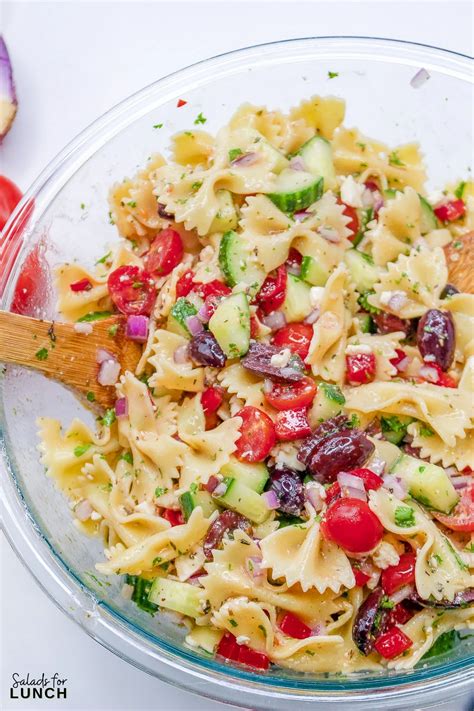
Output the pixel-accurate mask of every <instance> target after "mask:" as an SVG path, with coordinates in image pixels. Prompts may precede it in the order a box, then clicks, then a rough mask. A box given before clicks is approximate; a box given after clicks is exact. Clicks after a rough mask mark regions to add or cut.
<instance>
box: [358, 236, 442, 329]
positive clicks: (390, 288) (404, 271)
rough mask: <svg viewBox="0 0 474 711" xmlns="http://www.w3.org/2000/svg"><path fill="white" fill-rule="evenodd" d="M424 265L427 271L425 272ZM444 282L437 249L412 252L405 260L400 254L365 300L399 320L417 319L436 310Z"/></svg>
mask: <svg viewBox="0 0 474 711" xmlns="http://www.w3.org/2000/svg"><path fill="white" fill-rule="evenodd" d="M428 261H429V266H430V268H429V269H427V268H426V265H427V263H428ZM447 280H448V269H447V267H446V260H445V257H444V252H443V250H442V249H441V248H440V247H437V248H436V249H434V250H427V249H420V250H419V251H418V250H416V249H413V250H412V251H411V252H410V254H409V255H408V256H407V255H404V254H400V255H399V257H398V259H397V260H396V262H391V263H390V264H388V266H387V271H386V272H385V273H382V274H381V275H380V281H379V282H378V283H376V284H375V286H374V289H375V294H373V295H372V296H369V297H368V300H369V303H370V304H371V305H372V306H375V307H376V308H379V309H382V310H385V311H390V312H391V313H394V314H395V315H396V316H399V317H400V318H402V319H409V318H417V317H418V316H422V315H423V314H424V313H425V311H426V310H427V309H432V308H437V307H438V304H439V296H440V293H441V291H442V289H443V288H444V286H445V285H446V282H447ZM395 297H396V299H395ZM392 304H393V305H392Z"/></svg>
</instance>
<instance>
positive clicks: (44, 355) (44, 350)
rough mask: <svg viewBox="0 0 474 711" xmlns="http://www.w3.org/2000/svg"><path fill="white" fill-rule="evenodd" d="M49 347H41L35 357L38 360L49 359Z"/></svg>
mask: <svg viewBox="0 0 474 711" xmlns="http://www.w3.org/2000/svg"><path fill="white" fill-rule="evenodd" d="M48 355H49V353H48V349H47V348H40V349H39V351H36V353H35V358H37V359H38V360H48Z"/></svg>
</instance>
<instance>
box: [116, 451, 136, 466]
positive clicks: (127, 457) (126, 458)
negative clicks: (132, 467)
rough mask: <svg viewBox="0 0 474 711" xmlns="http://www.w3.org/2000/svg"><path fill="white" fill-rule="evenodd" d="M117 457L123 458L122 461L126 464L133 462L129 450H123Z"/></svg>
mask: <svg viewBox="0 0 474 711" xmlns="http://www.w3.org/2000/svg"><path fill="white" fill-rule="evenodd" d="M119 459H123V461H124V462H127V464H133V456H132V453H131V452H125V453H124V454H122V455H120V457H119Z"/></svg>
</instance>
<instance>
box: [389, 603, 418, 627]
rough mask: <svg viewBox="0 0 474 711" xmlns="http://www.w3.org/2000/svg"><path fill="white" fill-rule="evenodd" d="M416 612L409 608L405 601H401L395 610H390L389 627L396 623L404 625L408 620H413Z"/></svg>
mask: <svg viewBox="0 0 474 711" xmlns="http://www.w3.org/2000/svg"><path fill="white" fill-rule="evenodd" d="M413 615H414V612H412V611H411V610H408V609H407V608H406V607H405V606H404V604H403V602H399V603H398V605H395V607H394V608H393V610H390V613H389V616H388V619H387V627H393V626H395V625H404V624H405V623H406V622H408V620H411V618H412V617H413Z"/></svg>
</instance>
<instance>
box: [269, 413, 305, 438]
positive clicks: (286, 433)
mask: <svg viewBox="0 0 474 711" xmlns="http://www.w3.org/2000/svg"><path fill="white" fill-rule="evenodd" d="M275 433H276V436H277V439H279V440H283V441H284V442H291V441H293V440H295V439H301V438H302V437H307V436H308V435H310V434H311V427H310V424H309V422H308V415H307V409H306V407H299V408H297V409H296V408H295V409H293V410H281V411H280V412H278V413H277V416H276V418H275Z"/></svg>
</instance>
